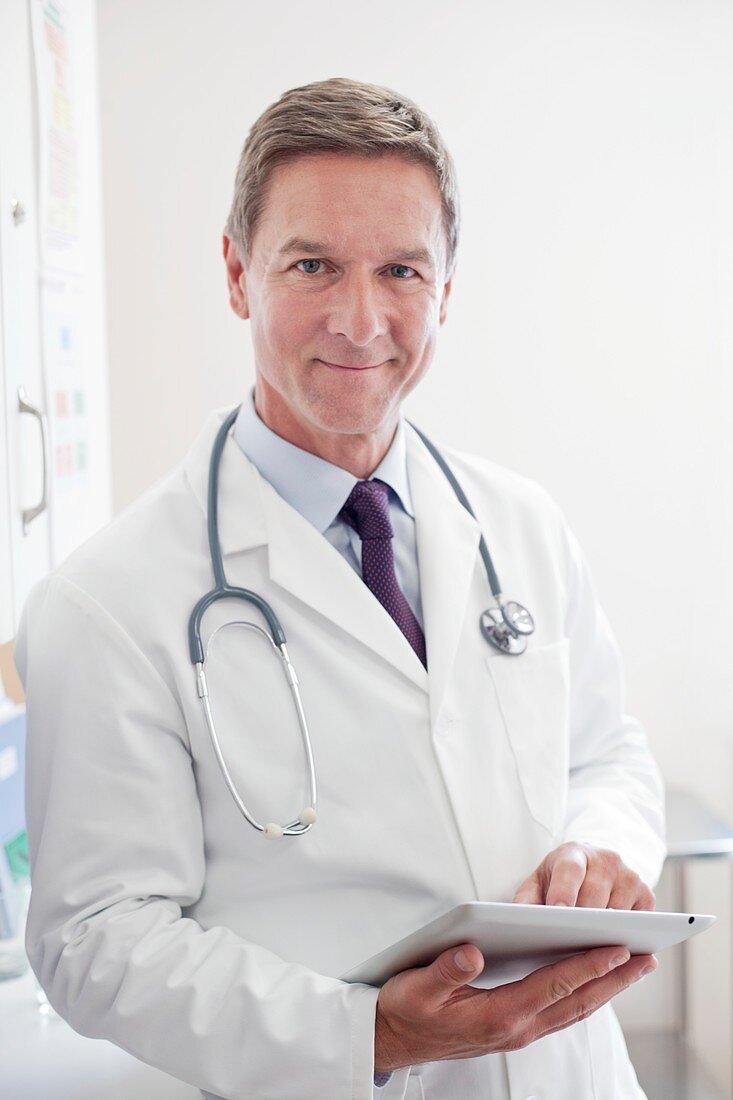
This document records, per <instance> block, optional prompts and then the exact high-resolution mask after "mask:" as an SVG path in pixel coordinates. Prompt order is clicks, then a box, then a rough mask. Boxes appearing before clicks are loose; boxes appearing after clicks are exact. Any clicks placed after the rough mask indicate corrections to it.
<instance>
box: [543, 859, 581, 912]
mask: <svg viewBox="0 0 733 1100" xmlns="http://www.w3.org/2000/svg"><path fill="white" fill-rule="evenodd" d="M587 870H588V857H587V855H586V854H585V852H584V851H583V849H582V848H580V847H578V846H577V845H568V847H567V849H566V850H565V851H563V852H562V853H561V854H559V855H558V857H557V859H556V860H555V863H554V865H553V868H552V872H551V875H550V881H549V883H548V886H547V893H546V895H545V904H546V905H571V906H572V905H575V903H576V901H577V899H578V892H579V890H580V887H581V886H582V885H583V880H584V878H585V875H586V871H587Z"/></svg>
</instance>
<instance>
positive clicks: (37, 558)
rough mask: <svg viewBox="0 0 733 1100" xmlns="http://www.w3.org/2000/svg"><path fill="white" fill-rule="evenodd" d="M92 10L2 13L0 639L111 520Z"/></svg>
mask: <svg viewBox="0 0 733 1100" xmlns="http://www.w3.org/2000/svg"><path fill="white" fill-rule="evenodd" d="M102 255H103V250H102V240H101V176H100V154H99V126H98V103H97V83H96V26H95V9H94V5H93V2H92V0H67V3H65V4H64V5H63V6H61V5H48V4H46V5H43V3H42V2H41V0H2V3H0V375H1V381H2V386H1V387H0V643H2V642H4V641H6V640H7V639H9V638H11V637H12V636H13V635H14V634H15V630H16V627H17V624H18V619H19V616H20V611H21V609H22V606H23V603H24V601H25V597H26V595H27V593H28V590H29V589H30V587H31V586H32V585H33V583H34V582H35V581H36V580H37V579H38V578H39V577H41V576H43V574H45V573H46V572H48V570H49V569H50V568H52V566H54V565H55V564H56V563H57V562H59V561H60V560H62V559H63V558H64V557H66V556H67V554H68V553H69V552H70V551H71V550H72V549H73V548H74V546H76V545H78V543H79V542H81V541H83V539H85V538H86V537H88V536H89V535H90V534H92V533H93V531H95V530H96V529H97V528H99V527H101V526H102V525H103V524H104V523H106V522H107V520H108V519H109V518H110V514H111V486H110V456H109V430H108V409H107V357H106V346H105V324H104V295H103V269H102Z"/></svg>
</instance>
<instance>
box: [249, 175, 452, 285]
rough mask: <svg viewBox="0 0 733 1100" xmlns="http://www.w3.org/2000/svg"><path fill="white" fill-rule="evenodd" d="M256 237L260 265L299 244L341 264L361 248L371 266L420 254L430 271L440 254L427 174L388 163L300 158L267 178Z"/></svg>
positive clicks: (434, 196) (433, 184)
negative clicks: (319, 246) (316, 246)
mask: <svg viewBox="0 0 733 1100" xmlns="http://www.w3.org/2000/svg"><path fill="white" fill-rule="evenodd" d="M375 214H376V217H375ZM257 237H259V238H260V240H259V244H260V246H261V247H262V249H263V250H264V252H265V253H267V255H268V257H271V256H273V255H276V254H277V253H278V252H279V250H280V249H282V248H283V247H284V246H285V245H286V244H287V243H288V241H289V240H290V239H291V238H293V237H301V238H303V239H305V240H310V241H312V242H314V243H315V242H318V241H321V242H323V243H327V244H329V245H330V251H329V253H328V254H329V255H332V256H333V257H334V258H337V256H338V257H339V258H341V259H344V260H346V259H349V258H353V257H354V255H355V253H358V252H360V251H362V250H364V249H365V248H366V251H367V252H368V255H369V256H370V257H371V258H374V259H377V258H387V259H394V256H395V254H396V253H397V252H400V251H402V252H404V251H405V249H407V250H408V251H410V250H415V249H419V248H425V249H427V250H429V251H430V252H431V253H432V256H433V264H434V265H435V266H436V267H437V266H438V265H439V264H440V263H441V260H443V259H444V250H445V240H444V228H443V209H442V201H441V196H440V190H439V188H438V184H437V181H436V180H435V179H434V177H433V176H432V174H431V173H430V171H429V169H428V168H427V167H425V166H424V165H421V164H413V163H410V162H407V161H405V160H402V159H401V158H399V157H396V156H390V155H386V156H383V157H378V158H371V157H361V156H352V155H339V154H335V155H331V154H318V155H309V156H306V157H300V158H298V160H297V161H288V162H285V163H284V164H281V165H278V166H277V168H275V170H274V171H273V174H272V177H271V179H270V181H269V184H268V189H267V196H266V202H265V208H264V211H263V214H262V218H261V221H260V224H259V226H258V229H257V231H256V233H255V238H257ZM318 254H319V255H323V252H322V251H321V250H318ZM405 262H407V261H405Z"/></svg>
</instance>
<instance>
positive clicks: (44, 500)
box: [18, 386, 48, 535]
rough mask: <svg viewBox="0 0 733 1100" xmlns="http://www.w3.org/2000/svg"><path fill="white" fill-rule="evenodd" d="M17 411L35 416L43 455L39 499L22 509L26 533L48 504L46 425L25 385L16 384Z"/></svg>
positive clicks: (43, 414)
mask: <svg viewBox="0 0 733 1100" xmlns="http://www.w3.org/2000/svg"><path fill="white" fill-rule="evenodd" d="M18 411H19V412H21V413H30V415H31V416H35V418H36V419H37V421H38V424H39V426H40V429H41V450H42V455H43V487H42V489H41V499H40V500H39V502H38V504H36V505H34V506H33V507H32V508H24V509H23V513H22V515H23V534H24V535H27V534H28V528H29V526H30V524H31V523H32V521H33V520H34V519H35V518H36V516H40V514H41V512H45V510H46V508H47V506H48V426H47V424H46V414H45V413H43V412H41V410H40V409H38V408H36V406H35V405H32V404H31V403H30V401H29V400H28V394H27V393H26V391H25V386H18Z"/></svg>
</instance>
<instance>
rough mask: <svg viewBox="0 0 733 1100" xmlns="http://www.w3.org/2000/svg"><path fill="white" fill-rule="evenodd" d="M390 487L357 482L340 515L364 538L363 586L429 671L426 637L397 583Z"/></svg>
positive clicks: (380, 482) (362, 549)
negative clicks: (390, 510)
mask: <svg viewBox="0 0 733 1100" xmlns="http://www.w3.org/2000/svg"><path fill="white" fill-rule="evenodd" d="M388 491H389V490H388V487H387V486H386V485H385V483H384V482H383V481H379V480H377V479H374V480H372V481H357V483H356V485H355V486H354V488H353V489H352V490H351V492H350V493H349V498H348V500H347V501H346V504H344V506H343V508H342V509H341V511H340V513H339V515H340V516H341V518H342V519H343V520H345V522H346V523H348V525H349V527H353V528H354V530H355V531H356V533H357V535H358V536H359V538H360V539H361V543H362V545H361V576H362V580H363V581H364V584H365V585H366V586H367V588H369V589H370V590H371V591H372V592H373V593H374V595H375V596H376V597H377V599H378V600H379V602H380V603H381V605H382V607H384V609H385V610H386V611H388V612H389V614H390V615H391V616H392V618H393V619H394V621H395V622H396V623H397V625H398V627H399V628H400V630H401V631H402V633H403V634H404V635H405V637H406V638H407V640H408V642H409V643H410V645H411V646H412V648H413V649H414V650H415V652H416V653H417V655H418V657H419V658H420V660H421V661H422V663H423V664H424V665H425V667H426V668H427V665H428V662H427V656H426V653H425V635H424V634H423V632H422V630H421V628H420V624H419V622H418V621H417V619H416V618H415V616H414V615H413V613H412V608H411V607H410V605H409V603H408V602H407V600H406V599H405V596H404V593H403V592H402V589H401V588H400V586H399V584H398V583H397V575H396V574H395V569H394V555H393V553H392V536H393V534H394V532H393V531H392V523H391V521H390V518H389V501H388V499H387V494H388Z"/></svg>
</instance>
